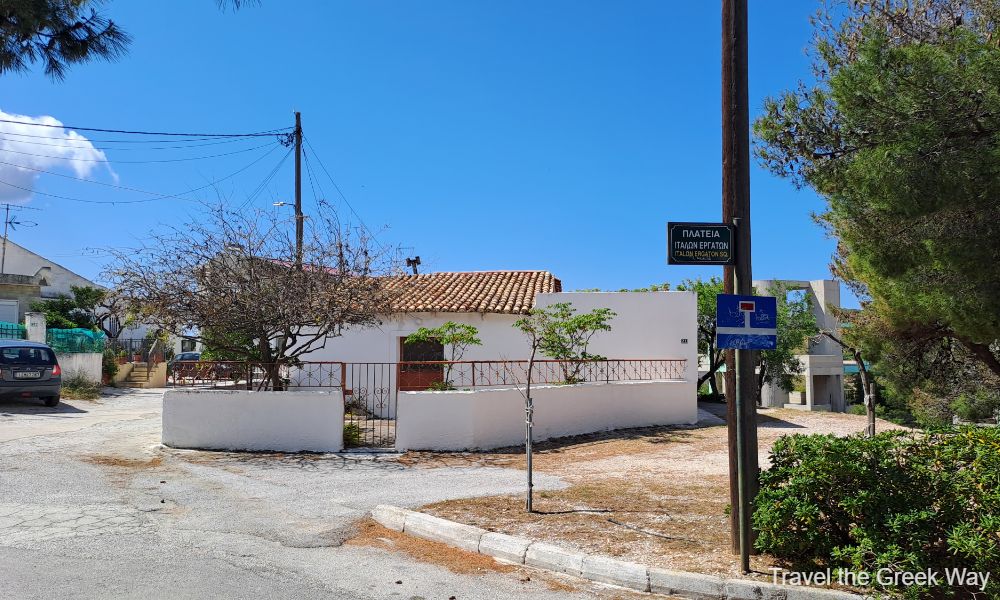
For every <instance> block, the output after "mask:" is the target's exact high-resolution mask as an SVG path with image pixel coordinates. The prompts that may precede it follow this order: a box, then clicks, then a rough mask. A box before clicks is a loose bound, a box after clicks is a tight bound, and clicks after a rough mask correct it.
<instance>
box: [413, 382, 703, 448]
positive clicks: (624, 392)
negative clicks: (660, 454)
mask: <svg viewBox="0 0 1000 600" xmlns="http://www.w3.org/2000/svg"><path fill="white" fill-rule="evenodd" d="M531 395H532V397H533V398H534V402H535V419H534V439H535V441H540V440H545V439H549V438H554V437H561V436H566V435H576V434H582V433H593V432H595V431H607V430H611V429H622V428H626V427H645V426H650V425H677V424H693V423H695V422H697V420H698V403H697V393H696V390H695V383H694V382H687V381H632V382H618V383H585V384H578V385H562V386H553V385H546V386H538V387H532V391H531ZM397 411H398V416H397V419H398V420H397V422H396V449H397V450H400V451H403V450H472V449H480V450H486V449H490V448H501V447H504V446H514V445H518V444H523V443H524V397H523V396H521V394H520V392H518V390H516V389H483V390H472V391H449V392H400V393H399V407H398V409H397Z"/></svg>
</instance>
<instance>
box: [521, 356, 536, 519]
mask: <svg viewBox="0 0 1000 600" xmlns="http://www.w3.org/2000/svg"><path fill="white" fill-rule="evenodd" d="M535 351H536V348H535V347H532V348H531V358H529V359H528V378H527V379H528V380H527V382H526V383H525V388H524V456H525V462H526V463H527V469H528V491H527V493H526V494H525V497H524V509H525V510H526V511H528V512H534V509H533V508H532V504H531V500H532V489H533V488H534V483H533V482H532V478H531V473H532V464H531V452H532V447H531V446H532V440H531V437H532V431H531V430H532V427H533V426H534V413H535V404H534V402H533V401H532V400H531V374H532V371H534V368H535Z"/></svg>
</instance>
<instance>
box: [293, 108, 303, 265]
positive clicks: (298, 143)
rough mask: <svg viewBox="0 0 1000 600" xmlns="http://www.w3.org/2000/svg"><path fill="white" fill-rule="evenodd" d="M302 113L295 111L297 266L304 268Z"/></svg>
mask: <svg viewBox="0 0 1000 600" xmlns="http://www.w3.org/2000/svg"><path fill="white" fill-rule="evenodd" d="M304 221H305V216H304V215H303V214H302V113H300V112H297V111H296V113H295V268H296V269H299V270H301V269H302V237H303V231H302V226H303V222H304Z"/></svg>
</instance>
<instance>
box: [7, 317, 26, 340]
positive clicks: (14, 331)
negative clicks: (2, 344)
mask: <svg viewBox="0 0 1000 600" xmlns="http://www.w3.org/2000/svg"><path fill="white" fill-rule="evenodd" d="M27 336H28V330H27V329H26V328H25V327H24V325H22V324H20V323H8V322H7V321H0V339H3V340H23V339H24V338H26V337H27Z"/></svg>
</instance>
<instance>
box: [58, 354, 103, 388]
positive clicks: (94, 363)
mask: <svg viewBox="0 0 1000 600" xmlns="http://www.w3.org/2000/svg"><path fill="white" fill-rule="evenodd" d="M103 357H104V355H103V354H101V353H100V352H79V353H77V352H72V353H65V354H63V353H61V352H57V353H56V360H57V361H59V368H61V369H62V373H63V374H62V376H63V378H66V377H70V376H72V375H76V374H83V376H84V377H86V378H87V379H88V380H90V381H93V382H96V383H100V382H101V374H102V370H103V365H102V362H101V361H102V359H103Z"/></svg>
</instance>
